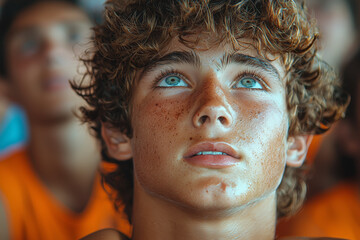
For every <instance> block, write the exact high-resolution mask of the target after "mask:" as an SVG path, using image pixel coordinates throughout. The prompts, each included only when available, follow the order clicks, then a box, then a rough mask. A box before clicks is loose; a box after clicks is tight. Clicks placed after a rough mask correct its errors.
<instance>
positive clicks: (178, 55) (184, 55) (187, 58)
mask: <svg viewBox="0 0 360 240" xmlns="http://www.w3.org/2000/svg"><path fill="white" fill-rule="evenodd" d="M182 63H185V64H191V65H194V66H195V67H197V68H200V57H199V56H198V55H197V54H196V53H195V52H193V51H175V52H171V53H169V54H166V55H165V56H163V57H161V58H160V59H155V60H154V61H151V62H150V63H149V64H148V65H147V66H146V67H145V69H144V71H143V75H144V74H146V73H147V72H150V71H152V70H153V69H154V68H157V67H160V66H164V65H169V64H182Z"/></svg>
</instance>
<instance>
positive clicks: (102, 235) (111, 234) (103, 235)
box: [81, 229, 130, 240]
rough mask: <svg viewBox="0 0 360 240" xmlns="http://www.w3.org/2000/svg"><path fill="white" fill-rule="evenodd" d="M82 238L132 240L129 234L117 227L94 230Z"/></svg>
mask: <svg viewBox="0 0 360 240" xmlns="http://www.w3.org/2000/svg"><path fill="white" fill-rule="evenodd" d="M81 240H130V239H129V238H128V237H127V236H125V235H124V234H122V233H121V232H119V231H117V230H115V229H103V230H100V231H97V232H94V233H92V234H90V235H87V236H86V237H84V238H82V239H81Z"/></svg>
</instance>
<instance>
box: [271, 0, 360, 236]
mask: <svg viewBox="0 0 360 240" xmlns="http://www.w3.org/2000/svg"><path fill="white" fill-rule="evenodd" d="M307 4H308V6H309V9H310V11H311V12H310V15H312V16H313V17H315V18H316V19H317V24H318V27H319V30H320V34H321V35H320V39H321V45H322V50H321V52H320V55H322V57H323V58H324V60H325V61H327V62H329V63H330V65H331V66H332V67H334V68H335V69H336V70H337V71H338V72H339V71H340V70H341V69H343V70H342V71H341V73H342V75H343V78H344V85H345V88H346V90H348V91H349V92H350V93H351V95H352V103H351V106H350V107H349V109H352V110H350V112H351V111H354V109H356V107H354V101H356V100H355V98H356V95H358V93H360V92H358V93H357V94H355V92H354V91H352V90H354V89H358V88H356V86H355V85H354V84H357V82H358V81H360V77H359V76H360V75H359V74H358V73H357V74H355V72H356V71H357V69H360V64H359V62H358V60H359V53H357V55H356V56H355V57H354V55H355V53H356V52H357V51H356V49H358V42H359V38H358V37H359V36H358V34H359V30H358V28H357V26H358V22H359V19H358V12H359V9H358V8H359V6H358V3H357V1H356V0H309V1H307ZM353 57H354V58H353ZM352 58H353V60H351V62H350V63H349V65H348V64H347V63H348V62H349V60H350V59H352ZM344 66H347V67H346V68H345V69H344ZM351 68H352V69H351ZM350 82H351V83H352V87H349V83H350ZM352 88H353V89H352ZM350 90H351V91H350ZM359 106H360V105H358V108H359ZM348 115H349V114H348ZM348 119H349V120H350V119H354V117H351V116H348ZM349 120H347V121H343V122H340V123H338V124H336V125H335V126H334V128H333V129H332V130H331V131H329V132H327V133H326V134H325V135H323V136H315V137H314V139H313V142H312V144H311V146H310V149H309V153H308V157H307V162H308V165H310V172H309V178H308V182H307V185H308V193H307V203H306V204H305V206H304V207H303V209H302V210H300V213H299V214H297V215H295V216H293V217H292V218H291V219H290V220H286V219H285V221H280V223H279V224H278V233H279V236H289V235H297V234H301V235H303V236H320V235H322V234H325V235H327V236H331V237H344V238H349V239H360V232H359V230H358V229H360V221H359V219H360V210H359V206H360V202H359V197H358V196H359V194H360V193H359V189H360V188H359V185H355V186H357V187H354V185H351V184H350V185H348V184H345V185H344V184H342V182H343V181H344V180H345V179H355V176H359V174H360V173H359V171H358V170H357V172H354V171H355V169H358V168H355V164H354V163H355V161H354V159H355V158H352V159H353V160H352V161H346V159H349V158H348V157H345V155H346V154H345V155H344V149H345V148H343V147H339V143H341V142H345V139H346V138H344V134H345V133H346V134H347V132H348V131H349V129H351V131H353V133H355V132H358V131H359V129H358V128H359V125H357V126H356V125H355V124H352V125H349V124H348V123H349ZM349 126H351V127H349ZM346 142H348V141H346ZM351 146H354V144H352V145H351ZM357 148H358V149H360V145H358V146H357ZM350 159H351V158H350ZM344 164H345V165H344ZM348 170H351V171H348ZM335 199H336V200H335ZM335 203H336V204H335Z"/></svg>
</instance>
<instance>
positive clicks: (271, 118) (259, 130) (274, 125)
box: [237, 101, 288, 189]
mask: <svg viewBox="0 0 360 240" xmlns="http://www.w3.org/2000/svg"><path fill="white" fill-rule="evenodd" d="M243 106H246V109H245V110H243V111H242V117H241V119H240V121H238V122H239V123H237V124H241V125H242V128H243V130H241V132H239V133H238V135H239V136H238V138H239V144H240V146H245V150H244V151H245V153H246V156H248V164H249V167H250V168H251V171H250V172H253V173H254V175H253V176H252V178H253V181H254V182H255V184H257V185H258V186H257V187H258V188H262V187H263V188H267V189H270V188H271V189H274V188H275V187H277V186H278V184H279V183H280V180H281V176H282V173H283V171H284V168H285V146H286V145H285V144H286V136H287V128H288V117H287V112H286V107H285V105H284V104H278V103H277V102H274V101H266V102H257V103H254V102H248V103H246V104H244V105H243ZM254 109H256V110H254ZM237 129H241V127H238V128H237Z"/></svg>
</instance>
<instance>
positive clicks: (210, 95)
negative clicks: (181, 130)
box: [193, 84, 234, 129]
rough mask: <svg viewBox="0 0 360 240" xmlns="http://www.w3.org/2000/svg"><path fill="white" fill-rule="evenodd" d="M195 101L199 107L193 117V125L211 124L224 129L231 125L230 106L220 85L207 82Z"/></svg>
mask: <svg viewBox="0 0 360 240" xmlns="http://www.w3.org/2000/svg"><path fill="white" fill-rule="evenodd" d="M197 102H198V106H199V107H198V109H197V111H196V112H195V114H194V117H193V124H194V126H195V127H197V128H199V127H202V126H209V127H211V126H213V127H217V128H223V129H226V128H229V127H230V126H231V125H232V123H233V120H234V119H233V113H232V112H233V111H232V107H231V104H230V103H229V102H228V100H227V97H226V94H225V93H224V90H223V89H222V88H221V87H220V86H216V85H215V84H209V85H208V86H206V87H204V88H203V91H202V92H201V94H200V98H199V100H198V101H197Z"/></svg>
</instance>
